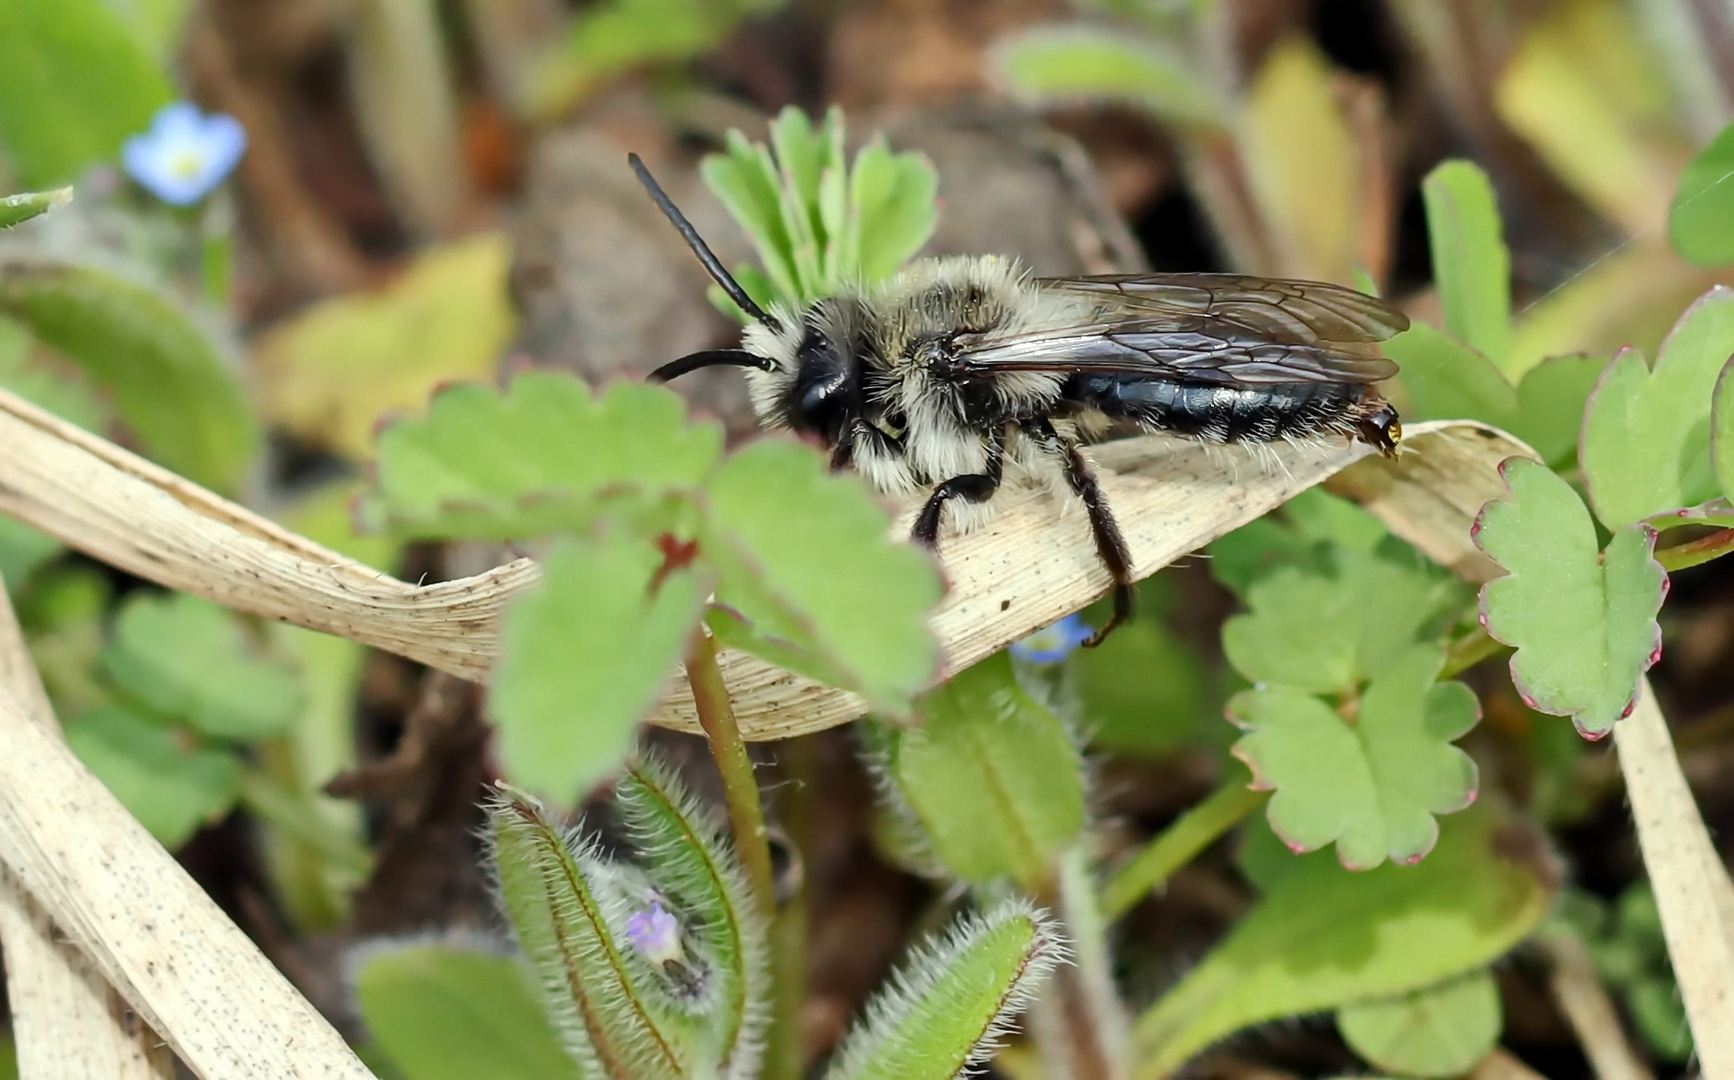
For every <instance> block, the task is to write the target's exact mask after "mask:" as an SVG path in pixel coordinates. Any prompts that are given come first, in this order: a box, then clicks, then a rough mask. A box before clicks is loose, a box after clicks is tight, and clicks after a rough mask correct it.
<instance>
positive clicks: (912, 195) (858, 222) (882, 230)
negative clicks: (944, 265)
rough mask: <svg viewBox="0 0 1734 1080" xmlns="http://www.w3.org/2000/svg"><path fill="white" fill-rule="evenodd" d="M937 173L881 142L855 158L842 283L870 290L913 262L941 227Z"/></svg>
mask: <svg viewBox="0 0 1734 1080" xmlns="http://www.w3.org/2000/svg"><path fill="white" fill-rule="evenodd" d="M938 195H939V173H938V172H937V171H936V170H935V169H934V167H933V163H932V162H930V161H928V160H927V157H926V155H924V154H920V153H916V152H914V151H906V152H904V153H900V154H895V153H892V152H891V151H890V150H889V149H888V148H887V147H886V145H885V139H884V137H883V136H878V137H876V138H874V139H873V140H872V141H871V142H869V143H868V144H867V145H866V146H865V147H863V148H862V149H861V152H860V153H858V154H857V155H856V156H855V164H854V167H853V169H852V170H851V171H850V174H849V220H848V225H847V228H848V232H847V233H846V234H845V235H846V236H847V237H848V241H847V243H846V244H845V246H844V249H843V257H842V258H841V259H840V260H839V265H838V267H837V274H838V275H839V279H841V280H848V276H849V275H858V276H859V279H860V280H861V281H863V282H865V283H868V284H872V283H874V282H878V281H882V280H884V279H885V278H887V277H890V276H891V275H892V274H893V273H895V272H896V271H897V268H898V267H899V266H901V265H903V263H904V261H905V260H907V259H910V258H912V257H914V255H915V254H916V253H917V252H919V251H920V250H921V248H922V246H923V245H924V244H926V243H927V241H928V239H929V238H931V237H932V236H933V230H934V229H935V228H936V227H937V226H938V224H939V202H938Z"/></svg>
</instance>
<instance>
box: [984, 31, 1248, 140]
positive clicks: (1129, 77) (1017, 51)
mask: <svg viewBox="0 0 1734 1080" xmlns="http://www.w3.org/2000/svg"><path fill="white" fill-rule="evenodd" d="M993 60H994V67H995V68H996V69H997V70H998V71H999V74H1000V76H1001V78H1003V79H1004V80H1005V81H1006V82H1007V83H1008V84H1010V87H1011V89H1012V91H1013V92H1014V93H1016V94H1018V95H1019V96H1021V97H1023V98H1026V99H1033V100H1035V101H1040V102H1053V101H1092V100H1099V99H1104V98H1105V99H1108V100H1112V101H1124V102H1127V103H1129V104H1132V105H1136V106H1138V107H1140V108H1143V109H1148V110H1149V111H1150V112H1151V113H1153V114H1154V115H1155V116H1156V117H1158V118H1159V119H1161V120H1163V121H1164V122H1166V123H1170V124H1177V125H1182V126H1186V127H1203V128H1209V129H1221V128H1223V127H1225V126H1226V124H1227V123H1228V116H1229V109H1228V105H1227V103H1225V102H1224V101H1222V100H1221V99H1220V98H1219V97H1218V96H1217V95H1216V94H1214V93H1212V92H1211V90H1210V89H1209V87H1210V80H1209V79H1208V78H1206V77H1205V76H1204V75H1203V74H1202V73H1201V72H1199V71H1197V70H1195V69H1194V67H1193V65H1192V64H1190V63H1188V62H1187V60H1186V59H1185V58H1184V57H1182V56H1180V55H1178V54H1177V53H1175V52H1173V51H1171V50H1169V49H1167V48H1164V47H1162V46H1161V45H1160V44H1159V43H1158V42H1157V41H1155V40H1153V39H1150V38H1143V37H1136V36H1132V35H1128V34H1126V33H1124V32H1121V31H1118V30H1111V29H1108V28H1106V27H1095V26H1085V25H1071V26H1064V27H1057V28H1045V29H1040V30H1029V31H1025V32H1024V33H1021V34H1016V35H1013V36H1012V37H1010V38H1009V39H1007V40H1006V41H1005V42H1004V43H1002V44H1001V45H1000V46H999V48H998V49H996V50H995V53H994V57H993Z"/></svg>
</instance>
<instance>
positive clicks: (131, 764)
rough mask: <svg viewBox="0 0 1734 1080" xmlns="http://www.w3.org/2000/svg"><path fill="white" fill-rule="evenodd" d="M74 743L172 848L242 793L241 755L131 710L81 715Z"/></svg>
mask: <svg viewBox="0 0 1734 1080" xmlns="http://www.w3.org/2000/svg"><path fill="white" fill-rule="evenodd" d="M66 742H67V745H68V746H70V747H72V752H73V753H75V754H77V755H78V758H79V760H80V761H82V762H84V764H85V766H86V767H88V768H89V769H90V771H91V772H93V773H95V774H96V778H97V779H98V780H101V781H102V782H103V785H104V786H105V787H107V788H108V790H109V791H111V792H113V794H114V797H115V798H117V799H119V800H120V802H121V805H122V806H125V807H126V808H127V812H128V813H130V814H132V816H133V817H135V818H137V819H138V820H139V823H140V824H141V825H143V826H144V827H145V828H146V829H148V830H149V831H150V834H151V835H152V836H154V837H156V839H157V842H158V843H160V844H162V845H163V846H164V847H166V848H168V849H170V850H171V851H172V850H174V849H175V848H178V847H180V846H181V845H182V844H184V843H186V842H187V840H188V839H189V838H191V837H192V835H193V833H195V832H197V831H198V830H199V827H200V826H202V825H205V824H208V823H211V822H215V821H216V820H218V819H219V818H221V817H222V816H223V815H224V814H226V813H228V811H229V809H230V807H232V806H234V805H235V798H236V796H237V795H238V794H239V793H240V785H241V764H240V762H239V761H237V760H236V758H235V756H234V755H233V754H231V753H229V752H228V751H225V750H219V749H216V748H213V747H210V746H206V745H205V744H204V743H202V742H201V741H200V740H199V739H198V738H197V737H196V736H193V735H191V734H189V733H187V732H182V731H176V730H174V729H172V728H169V727H167V726H165V725H164V724H162V723H160V722H159V721H157V720H154V719H149V718H146V717H144V716H140V715H139V714H137V713H134V712H132V711H131V710H129V709H126V708H123V707H118V706H108V707H103V708H98V709H95V710H93V711H91V712H87V713H84V714H83V715H80V716H76V717H74V718H73V719H71V720H70V721H68V722H67V724H66Z"/></svg>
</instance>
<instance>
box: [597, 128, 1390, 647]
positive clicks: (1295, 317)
mask: <svg viewBox="0 0 1734 1080" xmlns="http://www.w3.org/2000/svg"><path fill="white" fill-rule="evenodd" d="M628 160H629V162H630V163H631V165H632V168H633V171H634V172H635V173H637V175H638V179H639V181H640V182H641V183H642V184H643V185H644V187H645V190H647V191H648V192H649V193H650V197H651V198H652V199H653V200H655V202H656V205H657V206H658V207H659V208H660V209H661V210H662V212H663V214H665V215H666V216H667V217H668V219H669V221H670V222H672V223H673V225H674V227H675V228H676V229H677V230H679V232H680V234H681V236H682V238H684V239H685V241H686V243H687V245H688V246H689V247H690V248H691V249H692V251H693V254H694V255H696V256H697V257H698V259H699V261H700V262H701V263H703V264H704V268H705V270H706V271H708V272H709V274H710V276H711V277H712V278H713V279H714V280H715V281H716V283H717V284H718V285H720V286H721V287H722V289H723V291H724V292H726V293H727V294H728V296H729V298H730V299H731V300H733V301H734V302H735V304H737V305H738V306H739V307H740V309H741V310H742V311H743V312H745V313H746V314H747V315H748V316H749V317H750V318H752V319H753V320H754V321H753V323H752V324H749V325H748V326H747V328H746V331H745V333H744V335H743V337H742V342H741V347H740V348H732V349H710V350H706V351H703V352H697V353H693V354H692V355H690V356H684V357H681V358H680V359H678V360H674V361H672V362H670V363H667V364H664V365H663V366H662V367H660V368H658V369H657V370H656V371H654V372H653V373H652V374H651V376H650V377H651V378H652V379H653V380H656V381H659V382H662V381H667V380H669V379H674V378H677V377H679V376H681V375H684V374H686V373H688V372H691V371H696V370H698V369H700V368H706V367H715V366H736V367H742V368H745V369H747V378H748V382H749V389H750V392H751V397H752V402H753V408H754V411H755V412H756V413H757V414H758V418H759V421H760V423H761V424H763V425H764V426H766V427H768V428H772V429H787V430H792V431H794V432H796V433H798V434H800V435H803V436H805V437H809V438H816V439H818V440H819V441H820V442H822V443H823V445H824V446H825V447H826V448H828V449H829V451H830V454H831V465H832V468H834V469H842V468H847V467H851V466H853V467H854V468H855V469H856V470H857V471H859V472H860V473H861V474H862V475H863V476H864V477H865V478H866V479H867V480H868V481H869V482H870V483H871V484H873V486H875V487H876V488H878V489H879V490H880V491H882V492H885V493H887V494H893V495H907V494H912V493H916V492H924V493H926V496H927V498H926V502H925V503H924V504H923V505H922V507H921V510H920V512H919V513H918V514H917V515H916V517H915V524H914V529H913V535H912V539H913V540H914V541H916V542H917V543H920V544H924V545H926V546H928V547H930V548H933V547H936V546H937V544H938V541H939V534H940V526H941V523H942V519H943V518H944V517H945V514H946V509H947V507H951V508H952V512H951V516H952V518H953V524H954V526H955V527H956V530H957V531H958V532H964V531H968V530H969V529H971V528H974V527H976V526H978V525H980V524H981V523H982V522H983V521H985V520H987V519H988V518H989V517H991V515H992V512H993V507H992V500H993V497H994V495H995V493H996V492H998V491H999V490H1000V488H1001V486H1002V485H1003V484H1005V483H1006V482H1007V481H1008V478H1015V479H1018V480H1022V481H1030V482H1035V483H1037V484H1042V485H1046V486H1049V487H1051V488H1052V489H1054V490H1056V491H1058V492H1062V493H1063V492H1064V491H1066V490H1068V489H1069V491H1070V493H1071V494H1072V495H1073V496H1075V497H1076V498H1077V499H1078V500H1079V501H1080V502H1081V503H1082V504H1083V506H1084V510H1085V512H1086V515H1087V517H1088V520H1089V525H1090V530H1091V533H1092V536H1093V538H1094V540H1095V547H1096V553H1097V555H1098V556H1099V557H1100V559H1101V561H1102V564H1103V565H1104V567H1105V568H1106V569H1107V571H1108V574H1109V576H1110V577H1111V578H1112V580H1113V595H1114V606H1113V614H1112V616H1111V618H1110V619H1109V620H1108V621H1107V622H1106V623H1105V624H1104V625H1103V626H1102V627H1101V629H1099V630H1097V631H1096V632H1095V633H1094V634H1093V635H1092V636H1091V638H1090V639H1089V640H1088V641H1086V642H1085V645H1086V646H1094V645H1097V644H1100V643H1101V642H1102V640H1103V639H1105V638H1106V637H1107V635H1108V634H1109V633H1110V632H1111V631H1112V630H1113V629H1114V628H1115V627H1116V626H1119V625H1120V624H1122V623H1124V622H1125V621H1126V620H1127V619H1128V618H1130V617H1131V615H1132V599H1133V591H1132V583H1133V579H1132V559H1131V553H1130V552H1129V551H1128V549H1127V547H1126V541H1125V538H1124V536H1122V535H1121V532H1120V528H1119V526H1118V525H1117V524H1116V523H1115V520H1114V514H1113V511H1112V510H1111V509H1110V507H1109V505H1108V501H1107V499H1106V498H1105V497H1104V495H1103V492H1102V489H1101V486H1100V485H1099V484H1098V483H1097V479H1096V473H1095V470H1094V468H1093V467H1092V465H1091V462H1090V459H1089V458H1088V457H1087V456H1086V454H1085V451H1084V447H1085V446H1086V445H1087V444H1088V443H1089V442H1091V441H1092V440H1095V439H1098V438H1100V437H1101V436H1103V435H1104V434H1105V433H1107V432H1108V431H1109V430H1110V429H1112V428H1113V427H1115V426H1116V425H1126V424H1130V425H1132V426H1134V427H1136V428H1139V429H1143V430H1147V431H1152V432H1168V433H1173V434H1176V435H1181V436H1188V437H1191V438H1194V439H1197V440H1199V441H1201V442H1204V443H1212V444H1221V443H1251V444H1265V443H1271V442H1274V441H1277V440H1287V441H1290V442H1298V441H1303V440H1318V439H1328V438H1340V437H1345V436H1346V437H1347V438H1349V439H1351V440H1356V441H1360V442H1363V443H1366V444H1369V445H1371V446H1372V447H1374V448H1376V449H1377V450H1378V451H1380V452H1381V453H1383V454H1385V455H1387V456H1393V457H1394V456H1395V455H1396V452H1397V445H1398V442H1399V441H1400V440H1401V438H1402V426H1401V424H1400V422H1399V419H1398V416H1397V411H1396V410H1395V409H1394V408H1392V407H1391V405H1390V403H1389V402H1387V401H1386V400H1385V399H1384V398H1383V397H1382V396H1380V394H1379V392H1378V391H1377V390H1376V389H1375V384H1377V383H1379V382H1381V381H1383V380H1385V379H1388V378H1390V377H1391V376H1392V375H1395V374H1396V373H1397V365H1396V364H1394V363H1392V362H1391V361H1390V360H1389V359H1387V358H1386V357H1384V356H1383V355H1381V354H1380V352H1379V349H1378V343H1379V342H1380V341H1383V340H1385V339H1386V338H1389V337H1391V336H1392V335H1393V334H1396V333H1399V332H1401V331H1402V330H1405V329H1407V328H1408V325H1409V319H1408V317H1407V316H1405V315H1404V314H1403V313H1402V312H1401V311H1398V310H1397V309H1396V308H1394V307H1392V306H1391V305H1390V304H1387V303H1385V302H1384V301H1382V300H1379V299H1377V298H1376V297H1372V296H1367V295H1364V294H1362V293H1359V292H1356V291H1354V290H1352V289H1346V288H1342V287H1340V286H1336V285H1328V284H1323V283H1320V282H1312V281H1289V280H1278V279H1269V278H1258V277H1248V276H1245V275H1238V274H1110V275H1101V276H1092V277H1059V278H1037V277H1032V276H1030V275H1029V274H1028V273H1026V272H1025V271H1024V269H1023V268H1022V267H1021V266H1019V265H1018V264H1017V263H1016V262H1014V261H1012V260H1008V259H1004V258H1000V257H997V256H964V257H945V258H932V259H925V260H919V261H916V262H914V263H911V264H910V265H909V266H907V267H906V268H904V269H903V270H901V271H900V272H899V273H897V274H896V275H895V276H893V277H892V278H891V279H889V280H888V281H886V282H884V283H882V284H880V285H878V286H875V287H872V288H852V289H843V290H840V291H838V292H837V294H836V295H834V296H828V297H825V298H823V299H820V300H818V301H816V302H814V303H813V304H811V305H809V306H808V307H807V308H806V309H805V310H793V309H788V308H784V307H777V308H776V309H775V310H772V311H768V312H767V311H765V310H763V309H762V308H760V307H759V305H758V304H756V303H755V302H754V301H753V299H752V298H751V297H750V296H748V295H747V294H746V291H745V290H744V289H742V288H741V286H740V285H739V283H737V282H736V281H735V280H734V278H733V277H732V276H730V274H729V273H728V271H727V270H725V269H724V268H723V266H722V264H721V263H720V262H719V261H718V260H717V258H716V256H715V255H714V254H712V253H711V250H710V248H709V247H708V246H707V245H706V244H705V242H704V240H703V239H702V238H701V237H700V236H699V235H698V233H697V231H696V230H695V229H694V228H693V227H692V224H691V223H690V222H689V221H687V219H686V217H685V215H683V214H682V213H681V212H680V210H679V209H678V208H677V207H676V206H675V205H674V203H673V202H672V201H671V200H670V199H669V197H668V195H667V194H666V193H665V192H664V191H663V190H662V188H661V187H660V186H659V185H658V184H657V182H656V180H655V179H654V178H653V177H652V176H651V175H650V172H649V171H648V170H647V169H646V168H645V167H644V164H643V162H641V161H640V160H639V159H638V156H637V155H636V154H634V155H631V156H630V158H629V159H628Z"/></svg>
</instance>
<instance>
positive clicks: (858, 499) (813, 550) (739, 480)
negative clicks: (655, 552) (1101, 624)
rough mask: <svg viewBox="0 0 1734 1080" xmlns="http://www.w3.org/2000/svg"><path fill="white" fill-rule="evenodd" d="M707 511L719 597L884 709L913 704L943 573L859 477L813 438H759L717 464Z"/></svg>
mask: <svg viewBox="0 0 1734 1080" xmlns="http://www.w3.org/2000/svg"><path fill="white" fill-rule="evenodd" d="M701 517H702V523H701V526H700V528H701V530H702V535H701V538H700V547H701V551H702V552H703V558H704V559H705V561H706V563H707V564H708V565H712V566H714V567H716V569H717V573H718V581H717V601H718V602H719V603H721V604H722V605H724V606H726V607H729V608H731V609H733V610H734V611H735V612H737V613H738V614H739V616H740V617H741V619H743V620H744V623H745V625H748V626H751V627H753V628H754V633H755V634H756V635H757V637H758V638H763V639H771V638H777V639H781V640H782V641H783V642H786V643H788V645H789V646H793V647H797V648H799V649H801V650H803V651H805V652H807V653H808V654H809V655H810V656H812V657H813V658H814V663H816V664H820V665H822V666H823V668H824V669H825V670H827V671H829V672H830V673H831V676H830V678H831V681H832V682H833V685H837V686H840V687H842V688H843V689H847V690H853V691H854V692H856V693H858V694H860V695H861V696H862V697H864V698H865V699H866V700H867V702H868V704H869V706H870V707H871V708H872V709H874V710H875V711H877V712H881V713H884V714H886V715H888V716H890V717H892V718H901V717H904V716H907V715H908V714H909V711H910V705H911V698H912V697H913V695H914V694H915V693H916V692H918V691H919V690H921V689H923V688H925V687H926V685H927V684H928V683H929V681H930V680H931V679H932V678H933V675H934V672H935V669H936V668H937V667H938V650H937V646H936V645H935V643H934V640H933V637H932V635H931V633H930V632H929V630H928V628H927V624H926V616H927V612H928V610H929V609H930V608H932V606H933V605H934V604H935V603H936V602H937V601H938V599H939V596H940V584H939V577H938V574H937V572H936V570H935V567H934V564H933V561H932V560H931V559H930V558H929V557H928V556H927V554H926V553H924V552H923V551H921V550H919V549H917V548H915V547H913V546H911V545H909V544H903V543H897V542H894V541H893V540H891V538H890V536H889V531H890V523H889V521H888V520H887V517H886V513H885V511H884V509H883V508H882V507H880V505H879V504H878V502H877V501H876V500H875V499H874V498H873V496H872V494H871V493H870V492H869V491H868V489H867V488H866V487H865V485H864V484H863V483H862V482H861V480H860V478H859V477H857V476H854V475H850V474H832V473H830V472H829V471H828V470H827V469H826V467H825V462H824V460H823V458H822V457H821V456H820V455H818V454H815V453H814V452H813V451H812V450H810V449H809V448H807V447H804V446H801V445H798V444H796V443H791V442H784V441H780V440H772V439H765V440H760V441H758V442H755V443H751V444H749V445H748V446H746V447H745V448H743V449H742V450H740V451H738V452H737V453H735V454H734V455H733V456H731V457H730V458H729V459H728V460H727V461H725V462H724V463H723V465H722V467H721V468H719V469H718V470H717V471H716V472H715V473H714V474H713V475H712V476H711V478H710V480H709V482H708V483H707V484H706V486H705V491H704V507H703V512H702V515H701ZM838 567H847V568H848V570H849V572H848V573H838V572H837V568H838ZM731 644H735V645H737V647H748V646H750V645H751V639H749V638H742V637H739V636H737V637H736V638H735V639H733V640H732V641H731ZM755 651H756V650H755ZM772 651H774V650H772Z"/></svg>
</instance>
